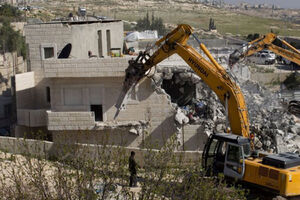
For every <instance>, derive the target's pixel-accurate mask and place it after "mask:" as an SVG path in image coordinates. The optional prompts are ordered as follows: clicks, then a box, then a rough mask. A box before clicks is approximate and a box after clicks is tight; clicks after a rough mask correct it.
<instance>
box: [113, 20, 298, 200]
mask: <svg viewBox="0 0 300 200" xmlns="http://www.w3.org/2000/svg"><path fill="white" fill-rule="evenodd" d="M191 35H192V36H193V37H194V38H195V40H196V41H198V43H199V45H200V48H201V50H202V51H203V52H204V53H205V55H206V56H207V57H208V59H206V58H204V57H203V56H201V54H200V53H198V52H197V51H196V50H195V49H194V48H193V47H191V46H189V45H188V44H187V41H188V39H189V37H190V36H191ZM155 46H156V47H157V50H156V51H155V52H154V53H153V54H152V55H150V53H149V51H148V50H146V51H144V52H140V54H139V56H138V57H137V58H136V59H135V60H130V61H129V67H128V68H127V69H126V75H125V80H124V83H123V89H122V92H121V94H120V96H119V99H118V101H117V103H116V107H117V110H118V111H117V112H116V115H115V117H117V115H118V113H119V112H120V110H121V109H122V108H123V107H124V102H125V101H124V100H125V99H126V98H127V95H128V94H129V93H130V91H131V90H132V88H134V87H135V86H136V84H137V83H138V82H140V81H142V79H143V78H144V77H145V76H147V74H148V73H149V70H150V69H151V68H152V67H153V66H155V65H156V64H158V63H159V62H161V61H163V60H164V59H166V58H168V57H169V56H171V55H173V54H178V55H179V56H180V57H181V58H182V59H183V60H184V61H185V62H186V63H187V64H188V65H189V66H190V67H191V68H192V69H193V70H194V71H195V73H196V74H197V75H198V76H199V77H201V79H202V80H203V82H205V83H206V84H207V85H208V86H209V87H210V89H212V90H213V91H214V92H215V93H216V95H217V96H218V98H219V100H220V102H221V103H222V104H223V105H224V106H225V110H226V114H227V116H228V119H229V124H230V128H231V133H216V134H212V135H210V137H209V138H208V140H207V143H206V145H205V148H204V151H203V155H202V165H203V167H204V169H205V170H207V171H209V172H211V173H213V174H218V173H224V175H225V176H226V177H230V178H233V179H236V180H239V181H243V182H247V183H253V184H256V185H258V186H260V187H261V186H263V187H265V188H268V189H271V190H274V191H275V192H277V193H279V194H281V195H283V196H297V195H300V157H299V155H297V154H293V153H282V154H271V155H266V154H253V153H252V152H253V151H252V148H251V143H252V140H253V138H251V136H250V135H251V134H250V131H249V120H248V111H247V107H246V104H245V99H244V96H243V93H242V91H241V89H240V88H239V86H238V85H237V84H236V83H235V82H234V81H233V80H232V79H231V78H230V74H229V73H228V72H227V71H226V70H225V69H224V68H223V67H222V66H220V65H219V64H218V63H217V62H216V60H215V59H214V58H213V56H212V55H211V54H210V52H209V51H208V50H207V48H206V47H205V45H204V44H202V43H201V42H200V41H199V40H198V38H197V37H196V36H194V35H193V34H192V28H191V27H190V26H189V25H186V24H181V25H178V27H177V28H176V29H174V30H173V31H172V32H170V33H169V34H167V35H166V36H164V37H163V38H161V39H160V40H158V41H157V42H156V43H155Z"/></svg>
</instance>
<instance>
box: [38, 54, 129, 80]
mask: <svg viewBox="0 0 300 200" xmlns="http://www.w3.org/2000/svg"><path fill="white" fill-rule="evenodd" d="M131 58H132V57H120V58H91V59H49V60H44V61H43V66H44V73H45V77H46V78H59V77H61V78H67V77H123V76H124V75H125V69H126V68H127V67H128V60H129V59H131Z"/></svg>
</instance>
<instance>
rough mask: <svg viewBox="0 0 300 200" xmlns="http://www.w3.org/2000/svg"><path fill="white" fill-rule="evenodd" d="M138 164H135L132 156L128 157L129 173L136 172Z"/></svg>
mask: <svg viewBox="0 0 300 200" xmlns="http://www.w3.org/2000/svg"><path fill="white" fill-rule="evenodd" d="M137 167H138V165H137V164H136V162H135V160H134V157H133V156H130V157H129V171H130V173H131V174H136V171H137Z"/></svg>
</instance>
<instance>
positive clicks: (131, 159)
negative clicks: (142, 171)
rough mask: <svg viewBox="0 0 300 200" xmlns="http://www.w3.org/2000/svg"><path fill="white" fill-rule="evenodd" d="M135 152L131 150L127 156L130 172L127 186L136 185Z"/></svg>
mask: <svg viewBox="0 0 300 200" xmlns="http://www.w3.org/2000/svg"><path fill="white" fill-rule="evenodd" d="M134 156H135V152H134V151H131V153H130V157H129V172H130V178H129V187H137V167H138V165H137V163H136V162H135V159H134Z"/></svg>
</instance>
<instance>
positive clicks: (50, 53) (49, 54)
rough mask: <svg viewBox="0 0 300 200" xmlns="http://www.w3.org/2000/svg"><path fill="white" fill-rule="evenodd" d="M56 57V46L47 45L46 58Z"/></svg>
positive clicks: (45, 49)
mask: <svg viewBox="0 0 300 200" xmlns="http://www.w3.org/2000/svg"><path fill="white" fill-rule="evenodd" d="M53 57H54V48H53V47H45V48H44V58H45V59H48V58H53Z"/></svg>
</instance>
